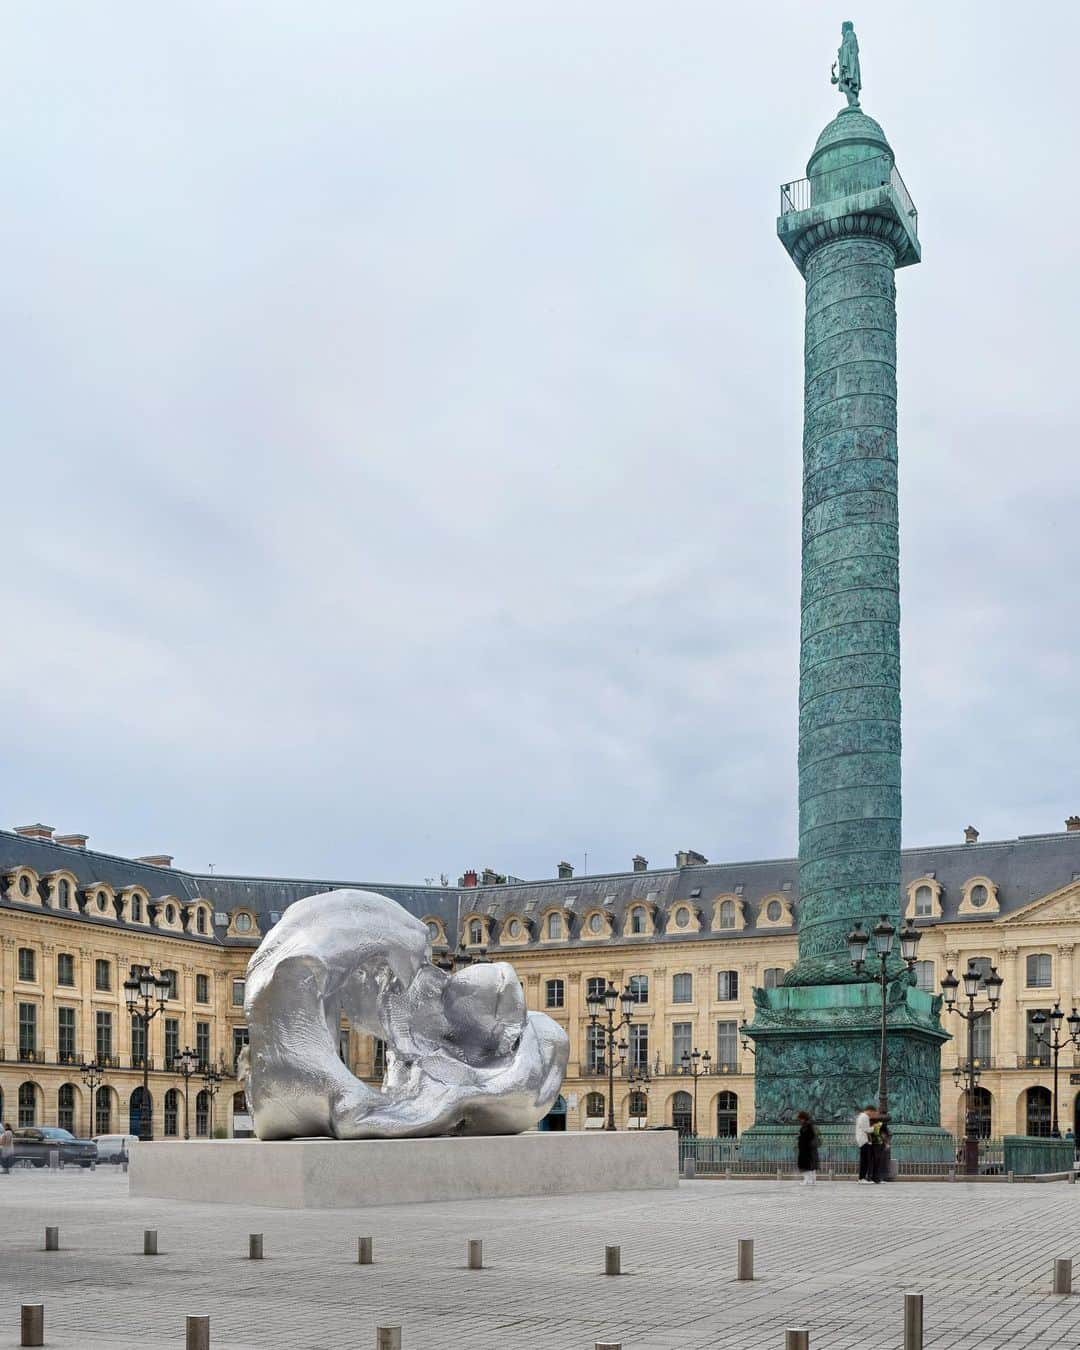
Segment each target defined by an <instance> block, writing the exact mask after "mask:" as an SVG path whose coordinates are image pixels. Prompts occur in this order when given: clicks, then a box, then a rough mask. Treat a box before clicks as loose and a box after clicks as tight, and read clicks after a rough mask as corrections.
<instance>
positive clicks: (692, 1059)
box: [682, 1045, 712, 1139]
mask: <svg viewBox="0 0 1080 1350" xmlns="http://www.w3.org/2000/svg"><path fill="white" fill-rule="evenodd" d="M682 1071H683V1073H685V1074H688V1075H689V1076H690V1077H691V1078H692V1079H693V1080H694V1138H695V1139H696V1138H697V1080H698V1079H699V1078H704V1077H705V1075H706V1074H707V1073H710V1072H711V1071H712V1055H710V1054H709V1052H708V1050H706V1051H705V1053H704V1054H702V1053H701V1051H700V1050H699V1049H698V1048H697V1046H696V1045H695V1046H694V1049H693V1051H689V1050H684V1051H683V1057H682Z"/></svg>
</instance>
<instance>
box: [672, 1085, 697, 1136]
mask: <svg viewBox="0 0 1080 1350" xmlns="http://www.w3.org/2000/svg"><path fill="white" fill-rule="evenodd" d="M671 1123H672V1125H674V1126H675V1128H676V1129H677V1130H678V1131H679V1136H680V1138H681V1137H682V1136H683V1135H684V1134H691V1133H692V1132H693V1129H694V1099H693V1098H692V1097H691V1096H690V1094H689V1092H676V1094H675V1096H674V1097H672V1099H671Z"/></svg>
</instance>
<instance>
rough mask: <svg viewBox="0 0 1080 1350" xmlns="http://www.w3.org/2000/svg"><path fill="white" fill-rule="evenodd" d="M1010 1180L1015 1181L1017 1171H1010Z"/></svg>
mask: <svg viewBox="0 0 1080 1350" xmlns="http://www.w3.org/2000/svg"><path fill="white" fill-rule="evenodd" d="M1009 1180H1010V1181H1015V1180H1016V1173H1015V1172H1010V1173H1009Z"/></svg>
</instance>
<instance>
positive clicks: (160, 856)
mask: <svg viewBox="0 0 1080 1350" xmlns="http://www.w3.org/2000/svg"><path fill="white" fill-rule="evenodd" d="M134 861H135V862H141V863H146V864H147V865H148V866H149V867H171V866H172V854H171V853H146V854H144V855H143V856H142V857H141V858H136V859H134Z"/></svg>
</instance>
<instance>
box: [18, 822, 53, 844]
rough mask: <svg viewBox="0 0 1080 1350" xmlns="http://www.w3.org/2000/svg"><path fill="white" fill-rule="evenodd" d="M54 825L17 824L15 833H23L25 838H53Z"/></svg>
mask: <svg viewBox="0 0 1080 1350" xmlns="http://www.w3.org/2000/svg"><path fill="white" fill-rule="evenodd" d="M52 832H53V827H52V826H51V825H16V826H15V833H16V834H21V835H22V837H23V838H24V839H49V840H51V839H52Z"/></svg>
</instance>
